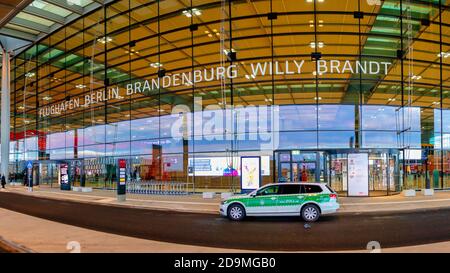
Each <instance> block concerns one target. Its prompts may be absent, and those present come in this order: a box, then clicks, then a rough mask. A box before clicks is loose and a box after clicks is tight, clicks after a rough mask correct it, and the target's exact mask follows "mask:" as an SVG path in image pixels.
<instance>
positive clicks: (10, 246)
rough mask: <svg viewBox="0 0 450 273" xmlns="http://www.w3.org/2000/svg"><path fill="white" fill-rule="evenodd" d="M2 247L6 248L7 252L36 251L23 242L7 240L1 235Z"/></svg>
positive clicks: (0, 243) (0, 245)
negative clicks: (22, 243)
mask: <svg viewBox="0 0 450 273" xmlns="http://www.w3.org/2000/svg"><path fill="white" fill-rule="evenodd" d="M0 248H2V249H3V250H5V251H6V252H7V253H36V252H35V251H34V250H32V249H29V248H27V247H25V246H23V245H21V244H17V243H14V242H12V241H9V240H6V239H5V238H3V237H1V236H0Z"/></svg>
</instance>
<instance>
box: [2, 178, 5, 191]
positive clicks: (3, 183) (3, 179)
mask: <svg viewBox="0 0 450 273" xmlns="http://www.w3.org/2000/svg"><path fill="white" fill-rule="evenodd" d="M5 185H6V178H5V176H4V175H2V189H4V188H5Z"/></svg>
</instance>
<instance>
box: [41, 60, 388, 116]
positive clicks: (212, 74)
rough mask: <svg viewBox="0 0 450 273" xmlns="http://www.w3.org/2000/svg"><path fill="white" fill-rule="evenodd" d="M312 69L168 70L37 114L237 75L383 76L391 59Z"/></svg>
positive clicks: (294, 63)
mask: <svg viewBox="0 0 450 273" xmlns="http://www.w3.org/2000/svg"><path fill="white" fill-rule="evenodd" d="M311 62H314V63H313V64H312V66H313V67H315V70H314V71H312V72H311V71H310V70H307V69H306V66H305V63H306V61H305V60H285V61H275V62H271V61H267V62H257V63H249V64H244V63H240V64H239V65H237V64H231V65H229V66H218V67H213V68H208V69H206V68H205V69H197V70H193V71H192V70H191V71H187V72H182V73H167V74H166V75H164V76H160V77H155V78H152V79H148V80H147V79H146V80H134V81H132V82H131V83H127V84H124V85H123V86H115V87H111V88H107V89H106V88H105V89H100V90H96V91H91V92H89V93H88V94H86V95H83V96H80V97H75V98H70V99H67V100H65V101H62V102H58V103H55V104H52V105H47V106H44V107H41V108H40V109H39V117H40V118H43V117H48V116H55V115H61V114H63V113H64V112H67V111H69V110H75V109H77V108H80V107H90V106H92V105H95V104H99V103H102V102H106V101H109V100H121V99H125V98H127V97H129V96H132V95H134V94H138V93H145V94H146V95H152V94H158V92H159V90H160V89H167V88H170V87H178V86H185V87H190V86H194V85H195V84H197V83H200V82H212V81H221V80H227V79H229V80H231V79H236V78H242V79H244V80H245V79H247V80H250V79H253V80H255V79H257V78H258V77H264V76H271V75H275V76H277V75H299V74H310V75H311V74H312V75H311V77H316V76H323V75H326V74H347V73H349V74H363V75H380V74H384V75H386V74H387V73H388V71H389V67H390V65H391V64H392V63H390V62H382V61H381V62H379V61H359V60H356V61H353V60H352V61H351V60H317V61H311Z"/></svg>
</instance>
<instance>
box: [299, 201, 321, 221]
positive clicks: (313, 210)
mask: <svg viewBox="0 0 450 273" xmlns="http://www.w3.org/2000/svg"><path fill="white" fill-rule="evenodd" d="M319 217H320V210H319V208H318V207H317V206H316V205H313V204H308V205H306V206H304V207H303V209H302V218H303V220H305V221H306V222H314V221H317V219H319Z"/></svg>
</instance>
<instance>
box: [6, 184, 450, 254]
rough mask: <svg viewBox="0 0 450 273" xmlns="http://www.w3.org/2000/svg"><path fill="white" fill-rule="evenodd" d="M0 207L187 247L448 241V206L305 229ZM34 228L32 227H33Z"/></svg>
mask: <svg viewBox="0 0 450 273" xmlns="http://www.w3.org/2000/svg"><path fill="white" fill-rule="evenodd" d="M0 207H2V208H6V209H10V210H13V211H17V212H21V213H25V214H28V215H32V216H36V217H40V218H44V219H48V220H52V221H56V222H61V223H65V224H69V225H74V226H79V227H84V228H89V229H93V230H98V231H103V232H108V233H114V234H120V235H126V236H132V237H137V238H143V239H151V240H157V241H164V242H172V243H181V244H188V245H199V246H210V247H220V248H234V249H248V250H267V251H276V250H284V251H287V250H289V251H293V250H308V251H314V250H358V249H361V250H364V249H366V246H367V243H368V242H369V241H378V242H379V243H380V245H381V247H382V248H387V247H397V246H408V245H418V244H428V243H434V242H440V241H449V240H450V209H449V208H447V209H434V210H426V211H414V212H402V213H398V212H397V213H391V212H386V213H376V214H374V213H372V214H364V215H362V214H350V215H336V216H323V217H322V218H321V219H320V220H319V221H318V222H315V223H312V224H310V225H311V227H310V228H305V227H304V225H305V223H304V222H303V221H302V220H300V218H299V217H298V218H296V217H264V218H248V219H247V220H245V221H243V222H231V221H229V220H228V219H225V218H222V217H220V216H219V215H217V216H216V215H211V214H196V213H185V212H170V211H158V210H148V209H132V208H120V207H111V206H106V205H91V204H86V203H77V202H72V201H59V200H53V199H46V198H38V197H32V196H25V195H21V194H15V193H6V192H2V193H0ZM30 232H32V230H30Z"/></svg>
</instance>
